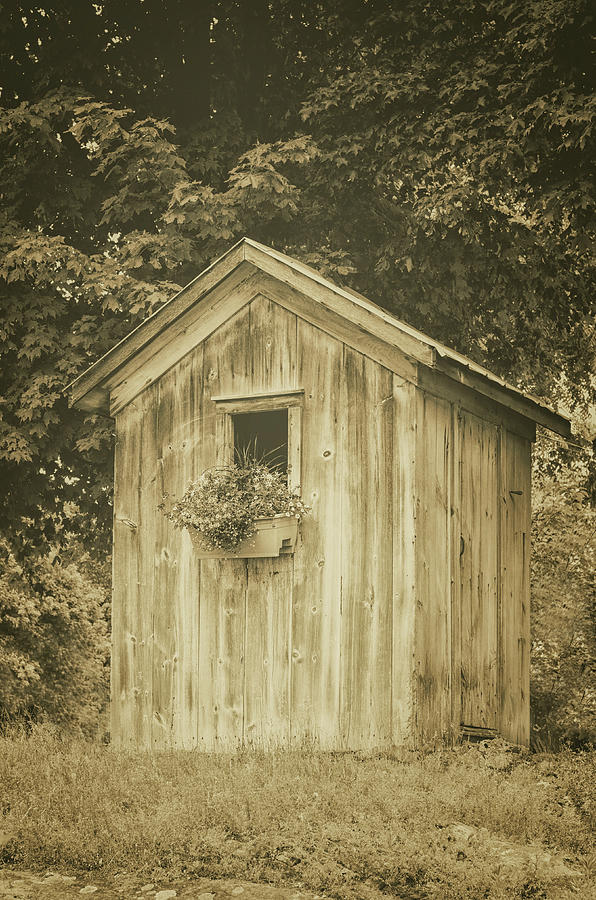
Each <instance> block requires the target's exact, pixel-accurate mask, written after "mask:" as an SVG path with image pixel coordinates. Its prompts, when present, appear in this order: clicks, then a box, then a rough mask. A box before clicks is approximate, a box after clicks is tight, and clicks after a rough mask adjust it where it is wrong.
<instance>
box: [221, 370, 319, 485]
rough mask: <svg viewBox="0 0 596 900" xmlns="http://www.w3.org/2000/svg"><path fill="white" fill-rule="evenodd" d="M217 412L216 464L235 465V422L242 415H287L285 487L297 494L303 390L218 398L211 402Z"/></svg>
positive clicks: (300, 464)
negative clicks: (235, 418) (262, 413)
mask: <svg viewBox="0 0 596 900" xmlns="http://www.w3.org/2000/svg"><path fill="white" fill-rule="evenodd" d="M211 399H212V400H213V402H214V403H215V406H216V409H217V430H216V435H217V462H218V465H221V466H229V465H231V464H232V463H233V462H234V420H233V418H232V417H233V416H235V415H240V414H242V413H255V412H271V411H273V410H279V409H287V411H288V487H289V488H290V490H292V491H294V492H296V493H298V494H299V493H300V490H301V470H302V408H303V405H304V390H303V389H302V388H301V389H299V390H291V391H276V392H275V393H270V394H269V393H267V394H250V395H244V396H221V397H212V398H211Z"/></svg>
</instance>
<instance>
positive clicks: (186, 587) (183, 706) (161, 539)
mask: <svg viewBox="0 0 596 900" xmlns="http://www.w3.org/2000/svg"><path fill="white" fill-rule="evenodd" d="M197 371H198V372H199V374H200V375H201V376H202V349H201V348H200V347H199V348H198V349H197V350H195V351H194V352H193V353H191V354H188V355H187V356H186V357H185V358H184V359H183V360H182V361H181V362H180V363H179V364H178V365H177V366H176V367H175V368H173V369H171V370H170V371H169V372H167V373H166V374H165V375H164V376H162V378H161V379H160V380H159V381H158V382H157V389H158V392H159V406H158V448H157V453H158V480H159V484H160V491H159V493H160V495H163V494H167V495H168V496H169V497H170V498H178V497H181V496H182V495H183V493H184V491H185V490H186V488H187V486H188V484H189V482H190V481H191V480H193V478H194V477H196V476H195V472H194V469H195V456H196V444H197V433H198V430H199V429H200V395H198V396H197V393H198V392H197V391H196V374H197ZM197 400H198V401H199V402H198V404H197ZM156 531H157V548H156V562H155V576H156V595H155V597H156V599H155V607H156V610H155V623H156V628H155V637H154V657H155V658H154V680H155V686H156V690H155V692H154V693H155V702H154V718H153V743H154V746H156V747H165V746H170V745H175V746H181V747H187V748H192V747H194V746H195V745H196V735H197V710H198V696H197V694H198V631H199V585H198V577H197V576H198V565H197V563H196V561H195V560H194V557H193V551H192V546H191V544H190V540H189V538H188V535H187V534H186V532H185V531H183V530H182V531H181V530H178V529H175V528H174V527H173V526H172V524H171V523H170V522H169V521H168V520H167V518H166V517H165V516H164V515H158V517H157V529H156Z"/></svg>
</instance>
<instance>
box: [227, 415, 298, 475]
mask: <svg viewBox="0 0 596 900" xmlns="http://www.w3.org/2000/svg"><path fill="white" fill-rule="evenodd" d="M232 418H233V421H234V457H235V459H236V461H238V460H242V459H243V458H244V457H245V456H246V455H249V456H251V457H255V458H256V459H258V460H259V461H262V462H264V463H265V464H266V465H268V466H269V468H270V469H277V470H278V471H280V472H283V473H284V475H287V473H288V411H287V409H272V410H267V412H248V413H238V414H237V415H235V416H233V417H232Z"/></svg>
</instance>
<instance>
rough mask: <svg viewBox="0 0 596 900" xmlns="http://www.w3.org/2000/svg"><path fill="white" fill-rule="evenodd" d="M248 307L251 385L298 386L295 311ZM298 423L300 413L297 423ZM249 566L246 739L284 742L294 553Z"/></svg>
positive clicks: (261, 300) (258, 301)
mask: <svg viewBox="0 0 596 900" xmlns="http://www.w3.org/2000/svg"><path fill="white" fill-rule="evenodd" d="M249 312H250V391H251V392H252V393H259V392H275V391H282V390H287V389H292V388H295V387H296V386H297V385H296V328H297V325H296V317H295V316H294V315H293V314H292V313H290V312H288V311H287V310H285V309H282V308H281V307H280V306H278V305H277V304H276V303H273V302H272V301H271V300H268V299H267V298H265V297H263V296H257V297H255V298H254V299H253V300H252V302H251V304H250V310H249ZM288 424H290V423H288ZM299 424H300V419H299V415H298V417H296V416H295V417H294V420H293V425H294V428H296V426H297V425H299ZM289 462H294V465H296V460H295V459H294V460H289ZM246 572H247V591H246V628H245V644H244V654H245V674H244V740H245V742H247V743H250V744H257V745H259V746H266V745H269V746H279V745H286V744H287V743H288V741H289V736H290V704H289V697H290V642H291V610H292V591H293V581H294V558H293V557H288V558H281V557H279V558H271V559H252V560H247V561H246Z"/></svg>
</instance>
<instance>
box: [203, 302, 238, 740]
mask: <svg viewBox="0 0 596 900" xmlns="http://www.w3.org/2000/svg"><path fill="white" fill-rule="evenodd" d="M250 368H251V347H250V311H249V306H248V305H247V306H245V307H244V308H243V309H242V310H240V312H238V313H237V314H236V315H235V316H234V317H233V318H232V319H230V320H229V321H228V322H226V324H225V325H222V326H221V327H220V328H219V329H218V330H217V331H216V332H214V333H213V334H212V335H211V336H210V337H209V338H208V339H207V340H206V341H205V342H204V344H203V374H202V390H203V396H202V407H201V408H202V419H201V448H200V450H201V452H200V470H201V471H204V470H205V469H207V468H209V467H210V466H214V465H218V464H221V463H222V462H223V461H224V460H222V458H221V453H222V450H221V446H220V445H219V444H218V438H219V439H220V440H221V431H220V427H219V425H218V418H219V416H218V413H217V412H216V408H215V403H213V401H212V400H211V397H212V396H219V395H221V394H234V393H238V394H242V393H245V392H248V391H249V390H250V377H251V376H250ZM199 474H200V473H199ZM199 566H200V590H201V595H200V612H199V710H198V746H199V747H200V748H201V749H204V750H215V749H224V748H228V747H233V746H236V745H238V744H240V743H241V741H242V729H243V717H244V708H243V707H244V635H245V605H246V596H245V594H246V563H245V561H244V560H242V559H240V560H208V559H205V560H201V562H200V563H199Z"/></svg>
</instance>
